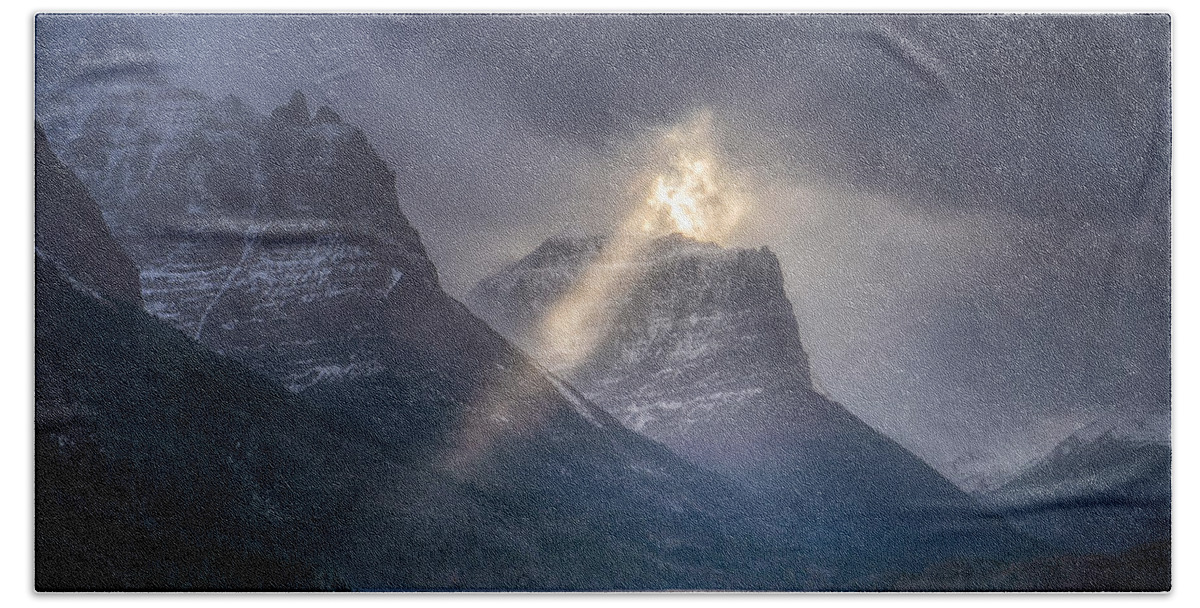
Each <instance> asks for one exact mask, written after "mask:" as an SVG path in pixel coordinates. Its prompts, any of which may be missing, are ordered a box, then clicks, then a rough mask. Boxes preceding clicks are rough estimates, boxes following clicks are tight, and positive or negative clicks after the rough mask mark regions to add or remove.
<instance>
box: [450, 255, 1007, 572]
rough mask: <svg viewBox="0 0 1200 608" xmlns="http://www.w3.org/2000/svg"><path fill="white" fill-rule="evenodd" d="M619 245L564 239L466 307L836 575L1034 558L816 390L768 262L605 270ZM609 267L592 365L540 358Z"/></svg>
mask: <svg viewBox="0 0 1200 608" xmlns="http://www.w3.org/2000/svg"><path fill="white" fill-rule="evenodd" d="M607 246H608V245H607V242H606V240H605V239H597V238H582V239H580V238H556V239H551V240H550V241H547V242H546V243H544V244H543V245H542V246H540V247H539V248H538V249H537V250H535V251H534V252H533V253H531V254H530V255H529V256H527V257H526V258H524V259H522V260H520V261H518V262H516V263H515V264H513V265H511V266H509V267H508V268H506V269H504V270H502V271H501V272H499V273H497V274H495V275H493V276H491V277H489V278H487V279H485V280H484V281H482V282H481V283H480V284H479V285H478V286H477V287H476V288H475V289H474V290H472V292H471V293H470V294H469V295H468V297H467V302H468V303H469V305H470V306H471V307H472V309H473V310H474V311H476V312H477V313H478V314H479V315H480V316H481V317H482V318H484V319H485V320H487V321H488V322H489V323H491V324H492V325H493V326H495V327H497V328H499V329H500V330H501V331H503V332H505V333H506V335H508V336H509V337H510V338H511V339H513V340H514V341H515V342H517V343H518V344H521V345H523V346H524V347H525V348H527V349H528V350H529V351H530V352H532V353H534V354H535V357H536V356H539V355H540V356H543V357H547V358H546V360H545V364H546V365H548V366H549V367H550V368H551V369H556V368H557V371H558V372H559V373H560V374H561V375H562V376H563V378H564V379H566V380H567V381H569V382H571V383H572V384H573V385H575V386H577V387H578V388H579V389H580V391H581V392H583V394H584V395H585V396H586V397H587V398H588V399H590V400H592V401H593V402H595V403H596V404H598V405H599V406H601V407H603V408H604V409H605V410H607V411H608V412H609V413H611V414H612V415H613V416H614V417H616V418H618V419H619V420H621V421H622V422H623V423H624V424H625V425H627V426H628V427H629V428H631V429H634V430H637V431H639V432H641V433H643V434H645V435H647V436H649V437H651V438H654V439H656V440H659V441H662V442H663V443H664V444H665V445H667V446H668V447H670V448H671V449H672V450H674V451H676V452H677V453H679V454H681V455H683V456H684V457H685V458H687V459H689V460H691V461H692V462H696V463H698V464H700V465H702V466H704V467H706V468H709V469H712V470H716V471H720V472H722V473H725V474H727V475H730V476H733V477H735V478H737V479H740V480H742V481H744V482H746V483H748V484H750V485H752V486H754V487H756V488H759V489H760V490H761V491H762V492H764V493H766V494H767V495H769V496H772V497H773V499H774V500H776V501H778V508H780V509H782V510H785V511H787V512H788V513H789V517H791V518H792V520H793V521H798V522H805V524H804V526H803V528H804V529H805V530H806V532H805V534H807V535H808V536H807V537H806V542H808V543H811V544H813V545H815V546H821V547H823V549H822V551H826V552H827V553H826V555H828V559H829V563H831V564H837V566H836V567H837V568H847V569H851V570H853V569H855V568H860V567H863V566H864V564H867V563H870V562H872V561H874V560H884V561H888V562H890V563H892V564H893V565H894V567H896V568H898V569H904V568H908V567H912V565H913V564H917V563H926V564H928V563H932V562H934V561H937V560H938V559H945V558H947V557H948V556H950V555H955V554H957V555H969V554H973V555H981V554H989V553H990V554H991V555H1001V554H1004V552H1005V551H1006V550H1009V549H1012V548H1014V547H1019V546H1021V541H1020V540H1019V539H1018V537H1017V535H1016V534H1015V533H1014V532H1013V531H1012V530H1010V529H1008V528H1007V526H1006V525H1005V524H1004V523H1002V522H999V521H996V520H989V519H988V518H987V517H986V516H985V514H984V513H983V512H982V510H981V509H980V508H979V505H977V504H976V503H975V502H974V500H973V499H972V498H971V497H969V496H967V495H966V494H965V493H963V492H962V491H961V490H959V489H958V488H956V487H955V486H954V485H953V484H951V483H950V482H949V481H947V480H946V479H945V478H943V477H942V476H941V475H939V474H938V473H937V472H936V471H934V470H933V469H932V468H931V467H929V466H928V465H927V464H926V463H924V462H922V461H921V460H920V459H918V458H917V457H915V456H914V455H912V454H911V453H910V452H908V451H907V450H904V449H903V448H901V447H900V446H899V445H897V444H896V443H895V442H893V441H891V440H890V439H888V438H886V437H884V436H883V435H881V434H879V433H878V432H876V431H875V430H873V429H871V428H870V427H869V426H867V425H866V424H864V423H863V422H862V421H860V420H858V419H857V418H856V417H854V416H853V415H852V414H850V412H849V411H847V410H846V409H845V408H843V407H842V406H841V405H839V404H837V403H835V402H832V401H830V400H829V399H827V398H825V397H824V396H822V395H821V394H819V393H818V392H817V391H816V390H814V388H813V386H812V383H811V378H810V376H809V372H808V363H807V355H806V354H805V352H804V349H803V346H802V344H801V342H800V338H799V331H798V327H797V323H796V319H795V317H794V315H793V312H792V307H791V305H790V304H789V302H788V300H787V298H786V296H785V293H784V289H783V282H782V277H781V275H780V272H779V266H778V262H777V261H776V259H775V257H774V255H772V254H771V253H770V252H769V251H767V250H766V249H759V250H744V249H724V248H721V247H718V246H716V245H713V244H705V243H698V242H695V241H691V240H689V239H686V238H683V237H681V236H679V235H672V236H668V237H662V238H660V239H658V240H656V241H654V242H652V243H650V244H649V245H647V246H645V247H643V248H641V249H640V250H639V252H638V253H637V254H635V255H633V256H629V255H622V256H605V255H603V252H604V249H605V247H607ZM613 260H618V261H617V262H614V261H613ZM597 263H599V264H606V263H617V264H619V265H620V266H621V267H620V268H616V269H613V270H612V271H611V272H609V273H608V275H609V276H614V277H619V279H618V280H617V281H616V283H615V284H614V285H612V286H611V288H610V289H607V290H606V291H605V292H604V293H603V294H602V297H603V299H604V302H603V306H606V307H608V310H607V314H605V315H603V317H604V318H605V319H606V320H607V321H608V323H609V326H608V327H606V328H605V329H604V330H603V331H602V332H601V333H600V336H601V337H600V338H599V339H598V340H596V341H595V344H594V347H593V348H592V349H591V351H590V353H589V354H588V355H587V356H585V357H583V358H581V359H577V360H572V361H570V364H569V365H565V366H562V367H559V365H558V363H559V362H557V361H556V360H555V359H554V353H552V352H551V353H547V352H544V351H542V350H540V342H539V339H538V336H539V333H538V332H539V328H541V327H542V326H543V324H544V323H545V322H546V318H545V317H546V315H547V314H548V311H550V310H551V309H552V308H553V306H554V305H555V303H556V302H558V301H560V299H561V298H563V296H564V295H565V294H567V293H569V292H570V290H571V289H573V286H574V285H575V283H576V282H578V281H580V280H581V277H582V276H584V273H585V272H586V270H585V269H586V268H587V267H588V265H589V264H597ZM968 539H969V540H968ZM900 547H903V548H904V549H902V550H898V548H900ZM868 568H869V566H868Z"/></svg>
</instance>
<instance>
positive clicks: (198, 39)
mask: <svg viewBox="0 0 1200 608" xmlns="http://www.w3.org/2000/svg"><path fill="white" fill-rule="evenodd" d="M37 38H38V39H37V43H38V66H37V78H38V93H39V96H41V95H43V93H44V92H46V91H48V90H52V89H53V88H54V87H55V86H69V85H72V84H73V83H78V82H80V81H81V79H84V80H86V78H88V77H93V78H94V77H99V76H104V75H105V74H106V72H104V71H105V70H107V71H108V72H107V74H108V75H113V74H119V73H120V71H121V70H134V71H137V70H142V71H147V70H152V69H153V70H157V71H158V72H159V73H161V74H163V75H165V76H167V77H169V78H170V79H172V80H173V81H175V82H178V83H181V84H184V85H187V86H191V87H194V88H196V89H199V90H201V91H204V92H206V93H208V94H210V95H211V96H213V97H220V96H223V95H226V94H230V93H232V94H235V95H237V96H239V97H241V98H243V99H245V100H247V101H248V102H249V103H251V104H252V105H254V106H256V107H258V108H259V109H260V110H263V111H266V110H269V109H270V108H271V107H273V106H274V105H278V104H281V103H283V102H284V101H285V100H286V99H287V97H288V96H289V95H290V93H291V91H292V90H294V89H301V90H304V91H305V92H306V93H308V94H309V95H310V96H311V97H312V98H313V99H315V100H317V101H319V102H321V103H328V104H330V105H331V106H333V107H334V108H335V109H337V110H338V112H339V113H341V114H342V115H343V117H345V118H346V119H347V120H348V121H350V122H353V123H355V124H358V125H360V126H362V127H363V128H364V130H365V131H366V132H367V133H368V136H369V137H370V139H371V141H372V142H373V143H374V144H375V146H376V147H377V148H379V150H380V152H381V153H382V154H383V155H384V157H385V158H386V159H387V160H388V161H389V164H391V165H392V166H393V167H394V168H395V169H396V171H397V175H398V188H399V190H400V194H401V200H402V202H403V205H404V210H405V213H406V214H408V215H409V217H410V218H411V219H412V221H413V223H414V224H415V225H416V226H417V228H418V229H419V230H420V231H421V233H422V236H423V238H424V240H425V242H426V244H427V246H428V248H429V251H430V253H431V255H432V257H433V258H434V261H435V263H436V264H437V265H438V267H439V270H440V271H441V276H442V278H443V281H444V282H445V283H446V285H447V286H448V288H449V289H450V290H451V291H452V292H453V293H462V292H464V291H466V290H467V289H469V288H470V286H471V285H472V284H473V283H474V282H475V281H476V280H478V279H479V278H481V277H482V276H484V275H485V274H486V273H488V272H491V271H493V270H496V269H498V268H499V267H501V266H502V265H503V264H504V263H506V262H508V261H511V260H512V259H515V258H517V257H519V256H521V255H523V254H524V253H526V252H528V251H529V250H531V249H532V248H533V247H534V246H536V245H537V244H538V243H539V242H540V241H541V240H542V239H544V238H545V237H547V236H549V235H551V234H554V233H556V232H559V231H562V230H566V229H572V228H576V229H578V228H582V229H584V230H604V229H609V228H611V227H612V226H614V225H615V224H616V223H617V222H618V221H619V219H620V217H621V216H622V213H623V212H624V211H625V209H626V208H627V205H628V204H629V202H630V200H629V199H630V198H631V194H630V192H629V184H628V183H627V182H628V177H629V176H630V175H632V174H633V172H634V171H635V170H636V168H637V166H638V163H640V162H642V160H643V159H640V158H637V157H636V155H635V154H634V153H633V152H631V151H634V152H636V150H637V147H636V146H633V145H631V142H636V141H638V140H639V138H644V137H646V134H647V132H648V129H650V128H652V127H658V126H664V125H670V124H673V123H676V122H679V121H680V120H683V119H686V118H687V116H688V115H689V114H690V113H691V112H693V111H695V110H697V109H699V108H708V109H710V110H711V111H712V113H713V115H714V116H715V117H716V118H717V119H718V121H719V123H720V124H721V125H722V128H723V131H722V133H723V134H724V135H726V136H727V137H726V141H725V142H724V143H725V149H724V152H725V153H726V158H727V159H728V160H729V161H730V162H731V163H732V164H735V165H737V167H735V169H741V170H744V171H743V174H744V175H746V176H747V178H746V183H745V184H744V185H745V186H746V188H747V189H748V190H749V191H750V193H751V194H753V195H754V196H755V197H757V198H755V200H754V201H753V203H754V204H753V205H752V208H751V209H750V211H749V214H748V216H747V218H746V220H745V221H744V228H743V230H742V234H741V236H740V237H739V239H738V243H739V244H743V245H747V246H758V245H761V244H768V245H770V246H771V248H772V249H773V250H774V251H776V252H777V253H778V255H779V256H780V258H781V261H782V263H783V268H784V272H785V275H786V278H787V280H788V287H789V292H790V295H791V296H792V299H793V301H794V302H795V304H796V306H797V311H798V313H799V316H800V317H801V319H800V321H801V324H802V327H803V328H804V333H805V338H806V343H807V345H808V347H809V349H810V350H811V351H812V355H813V356H812V360H813V364H814V366H815V367H816V371H817V376H818V377H819V378H821V379H822V381H823V382H824V384H825V385H826V386H827V388H829V389H830V391H831V392H833V393H834V396H835V397H837V398H839V399H841V400H843V401H845V402H846V404H847V405H848V406H849V407H851V409H853V410H854V411H856V413H859V414H860V415H862V416H863V417H864V418H866V419H867V420H868V421H869V422H872V423H873V424H876V425H878V426H880V427H881V428H884V430H886V431H888V432H890V433H892V434H894V435H895V436H897V438H899V439H900V440H901V442H902V443H905V444H906V445H909V446H910V447H913V448H915V449H917V450H918V451H919V452H920V453H922V454H923V455H925V456H926V457H929V458H931V459H933V460H936V461H937V462H938V463H939V464H942V465H945V463H946V462H948V461H950V460H953V459H954V458H955V457H957V456H958V455H960V454H961V453H963V451H964V450H965V448H966V447H969V446H971V445H972V444H982V443H986V442H993V443H997V442H998V443H1004V442H1012V443H1013V444H1014V445H1019V446H1025V447H1028V448H1029V449H1038V448H1044V447H1046V445H1047V442H1049V441H1052V440H1053V439H1054V438H1055V437H1057V436H1061V434H1062V433H1063V432H1065V431H1068V430H1070V428H1073V426H1075V425H1078V424H1079V423H1081V422H1083V421H1086V420H1088V419H1090V418H1091V417H1093V416H1095V415H1097V414H1099V413H1101V412H1103V411H1108V410H1110V409H1112V408H1114V407H1127V408H1132V409H1139V410H1149V409H1160V410H1161V409H1162V408H1164V407H1165V405H1166V401H1167V399H1168V398H1169V397H1168V395H1169V369H1170V362H1169V341H1170V293H1169V292H1170V272H1169V240H1170V207H1169V205H1170V202H1169V201H1170V178H1169V167H1170V129H1171V127H1170V124H1171V122H1170V46H1169V45H1170V22H1169V19H1168V18H1167V17H1165V16H1141V15H1120V16H1094V15H1071V16H1001V17H981V16H929V15H924V16H895V15H874V16H845V15H819V16H755V17H745V16H742V17H739V16H723V17H720V16H621V15H616V16H587V17H556V16H532V17H522V16H394V17H392V16H356V17H338V16H255V17H243V16H208V17H186V16H174V17H172V16H154V17H151V16H142V17H134V18H130V17H126V18H116V19H112V20H109V22H108V23H105V24H103V25H102V26H101V27H97V19H96V18H89V17H84V18H56V19H41V20H39V22H38V37H37ZM88 74H91V76H88ZM41 99H42V97H39V100H41ZM39 103H40V101H39ZM632 200H633V202H636V198H633V199H632ZM1030 437H1033V439H1030ZM1021 442H1024V443H1021ZM1021 449H1025V448H1024V447H1022V448H1021ZM1018 451H1019V450H1018ZM1020 455H1021V454H1017V456H1014V458H1018V457H1020Z"/></svg>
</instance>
